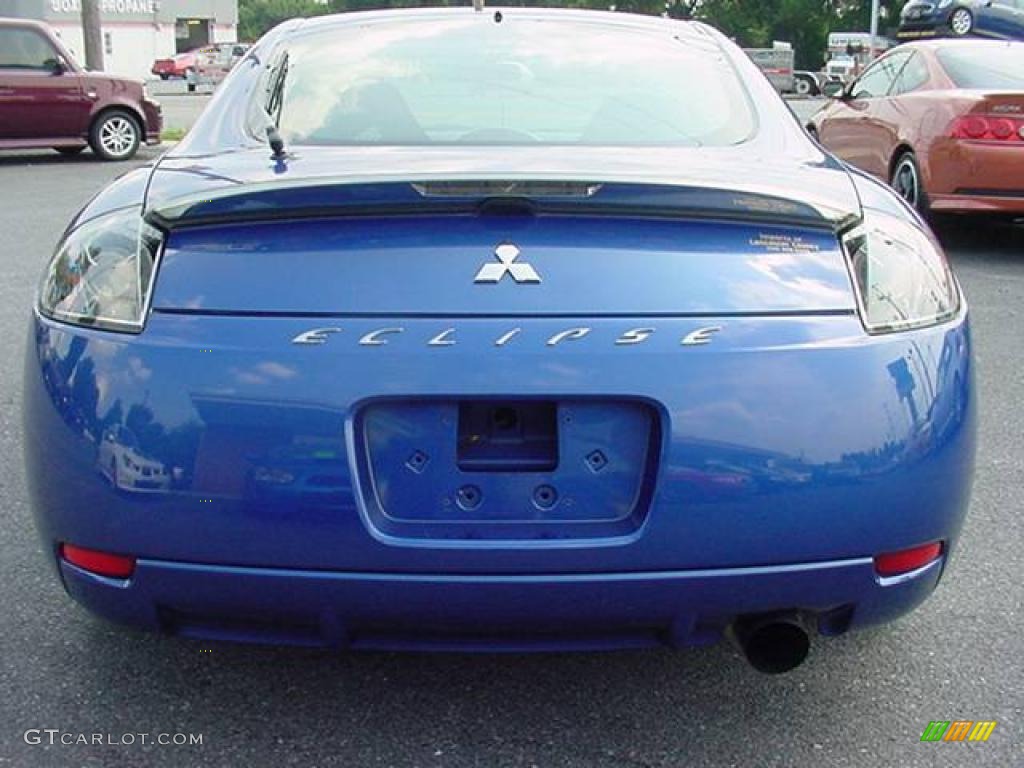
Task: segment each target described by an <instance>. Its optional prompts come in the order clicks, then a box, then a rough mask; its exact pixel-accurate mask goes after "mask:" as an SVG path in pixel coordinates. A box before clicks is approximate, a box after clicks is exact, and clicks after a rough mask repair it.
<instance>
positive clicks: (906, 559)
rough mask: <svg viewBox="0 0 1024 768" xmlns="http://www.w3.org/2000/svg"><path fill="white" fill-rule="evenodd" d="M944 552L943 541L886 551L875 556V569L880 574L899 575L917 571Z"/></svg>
mask: <svg viewBox="0 0 1024 768" xmlns="http://www.w3.org/2000/svg"><path fill="white" fill-rule="evenodd" d="M941 554H942V542H941V541H935V542H932V543H931V544H922V545H921V546H919V547H911V548H910V549H901V550H900V551H899V552H886V553H885V554H884V555H876V556H875V570H876V571H878V575H879V576H897V575H899V574H901V573H909V572H910V571H916V570H917V569H918V568H921V567H923V566H925V565H928V563H930V562H932V561H933V560H935V559H936V558H938V556H939V555H941Z"/></svg>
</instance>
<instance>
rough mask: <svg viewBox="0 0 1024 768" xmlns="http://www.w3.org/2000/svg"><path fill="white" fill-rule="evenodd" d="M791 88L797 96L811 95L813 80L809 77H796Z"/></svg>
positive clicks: (813, 89) (812, 92) (812, 93)
mask: <svg viewBox="0 0 1024 768" xmlns="http://www.w3.org/2000/svg"><path fill="white" fill-rule="evenodd" d="M793 90H794V91H796V95H797V96H813V95H814V91H815V90H816V89H815V87H814V81H813V80H811V78H809V77H798V78H797V79H796V82H795V83H794V85H793Z"/></svg>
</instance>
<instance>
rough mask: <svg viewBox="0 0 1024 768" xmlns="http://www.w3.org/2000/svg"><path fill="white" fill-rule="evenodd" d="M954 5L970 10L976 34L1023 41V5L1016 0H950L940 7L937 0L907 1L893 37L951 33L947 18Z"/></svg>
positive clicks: (951, 14) (956, 7) (955, 7)
mask: <svg viewBox="0 0 1024 768" xmlns="http://www.w3.org/2000/svg"><path fill="white" fill-rule="evenodd" d="M958 8H966V9H967V10H969V11H970V12H971V14H972V15H973V17H974V30H973V33H974V34H976V35H982V36H985V37H996V38H1000V39H1007V40H1024V6H1021V5H1019V4H1018V3H1017V2H1016V0H993V1H992V2H989V0H954V1H953V2H952V3H951V4H950V5H948V6H946V7H945V8H940V7H939V4H938V3H937V2H921V1H920V0H910V2H908V3H906V4H905V5H904V6H903V9H902V11H901V12H900V28H899V32H898V33H897V37H911V36H921V35H922V33H932V34H946V35H948V34H951V29H950V19H951V17H952V16H953V13H954V12H955V11H956V10H957V9H958ZM915 33H916V35H915Z"/></svg>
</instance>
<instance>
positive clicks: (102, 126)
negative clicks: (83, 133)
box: [89, 110, 142, 160]
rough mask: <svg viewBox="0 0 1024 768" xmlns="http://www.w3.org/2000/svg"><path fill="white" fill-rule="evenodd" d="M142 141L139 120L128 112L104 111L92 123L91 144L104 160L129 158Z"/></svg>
mask: <svg viewBox="0 0 1024 768" xmlns="http://www.w3.org/2000/svg"><path fill="white" fill-rule="evenodd" d="M140 143H142V131H141V129H140V128H139V123H138V121H137V120H136V119H135V118H134V117H132V116H131V115H130V114H128V113H127V112H122V111H121V110H113V111H110V112H104V113H103V114H102V115H100V116H99V118H97V119H96V121H95V122H94V123H93V124H92V129H91V130H90V131H89V146H91V147H92V151H93V152H95V153H96V154H97V155H99V156H100V157H102V158H103V159H104V160H127V159H129V158H130V157H132V156H133V155H134V154H135V153H136V152H137V151H138V149H139V144H140Z"/></svg>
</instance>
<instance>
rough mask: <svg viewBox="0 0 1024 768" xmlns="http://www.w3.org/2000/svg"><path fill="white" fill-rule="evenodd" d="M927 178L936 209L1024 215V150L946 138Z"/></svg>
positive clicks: (935, 149)
mask: <svg viewBox="0 0 1024 768" xmlns="http://www.w3.org/2000/svg"><path fill="white" fill-rule="evenodd" d="M928 166H929V167H928V169H927V171H926V175H925V182H926V188H927V189H928V197H929V200H930V203H931V207H932V209H933V210H936V211H940V212H975V213H1008V214H1019V213H1024V181H1022V179H1024V147H1021V146H1017V145H1014V144H1011V145H1009V146H1000V145H998V144H992V143H982V142H977V143H974V142H964V141H957V140H954V139H942V140H940V141H938V142H936V144H935V145H934V146H933V147H932V150H931V152H930V153H929V157H928Z"/></svg>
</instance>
